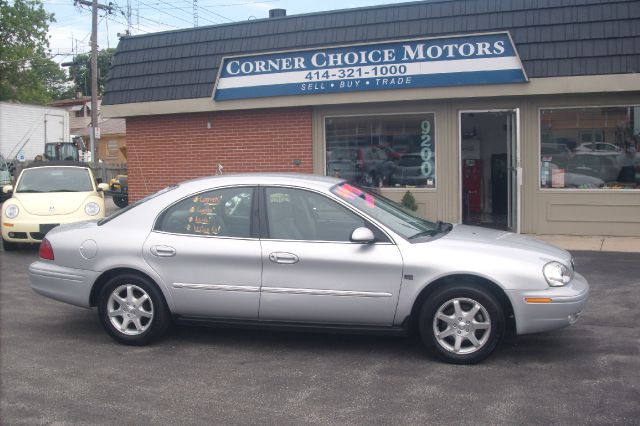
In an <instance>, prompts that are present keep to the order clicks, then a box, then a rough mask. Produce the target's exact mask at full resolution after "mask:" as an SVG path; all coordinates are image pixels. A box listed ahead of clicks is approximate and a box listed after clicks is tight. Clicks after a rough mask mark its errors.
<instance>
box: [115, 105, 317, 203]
mask: <svg viewBox="0 0 640 426" xmlns="http://www.w3.org/2000/svg"><path fill="white" fill-rule="evenodd" d="M208 123H211V128H209V127H208ZM311 144H312V142H311V109H310V108H295V109H294V108H286V109H268V110H245V111H229V112H212V113H197V114H173V115H161V116H144V117H131V118H127V163H128V173H129V201H130V202H131V201H135V200H137V199H139V198H142V197H143V196H145V195H147V194H150V193H152V192H155V191H157V190H159V189H162V188H164V187H165V186H167V185H170V184H173V183H178V182H181V181H184V180H187V179H192V178H195V177H201V176H210V175H214V174H216V171H217V164H218V163H221V164H222V165H223V166H224V172H225V173H232V172H256V171H264V172H300V173H312V171H313V165H312V149H311ZM294 160H300V165H299V166H296V165H294Z"/></svg>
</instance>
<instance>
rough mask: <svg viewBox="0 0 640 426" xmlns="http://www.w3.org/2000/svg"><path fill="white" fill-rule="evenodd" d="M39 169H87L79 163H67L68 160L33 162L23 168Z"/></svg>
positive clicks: (85, 164)
mask: <svg viewBox="0 0 640 426" xmlns="http://www.w3.org/2000/svg"><path fill="white" fill-rule="evenodd" d="M39 167H82V168H85V169H88V168H89V165H88V164H87V163H82V162H80V161H68V160H54V161H34V162H32V163H30V164H28V165H26V166H25V169H33V168H39Z"/></svg>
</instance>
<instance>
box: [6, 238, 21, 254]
mask: <svg viewBox="0 0 640 426" xmlns="http://www.w3.org/2000/svg"><path fill="white" fill-rule="evenodd" d="M18 247H19V245H18V243H14V242H13V241H7V240H5V239H4V238H3V239H2V248H4V251H16V250H18Z"/></svg>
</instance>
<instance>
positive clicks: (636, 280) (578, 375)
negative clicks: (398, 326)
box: [0, 249, 640, 425]
mask: <svg viewBox="0 0 640 426" xmlns="http://www.w3.org/2000/svg"><path fill="white" fill-rule="evenodd" d="M574 255H575V259H576V268H577V269H578V270H579V271H580V272H581V273H583V275H585V276H586V277H587V279H588V280H589V281H590V283H591V286H592V295H591V299H590V304H589V306H588V307H587V310H586V311H585V313H584V315H583V317H582V318H581V319H580V321H578V323H577V324H575V325H574V326H572V327H569V328H566V329H563V330H559V331H556V332H551V333H545V334H539V335H529V336H520V337H518V338H515V339H513V340H509V341H507V342H505V343H504V344H503V345H502V346H501V347H499V348H498V350H497V352H496V353H494V355H493V356H492V357H490V358H489V359H488V360H487V361H485V362H484V363H482V364H480V365H475V366H452V365H447V364H442V363H440V362H438V361H436V360H435V359H433V358H431V357H430V356H429V355H427V354H425V353H424V352H423V350H422V349H421V347H420V345H419V344H418V343H417V342H416V341H414V340H412V339H409V338H398V337H379V336H351V335H331V334H302V333H289V332H272V331H269V332H265V331H256V330H231V329H215V328H199V327H186V326H176V327H173V328H172V330H171V331H170V333H169V335H168V336H167V337H166V338H165V339H164V340H162V341H161V342H159V343H157V344H155V345H153V346H149V347H142V348H136V347H126V346H121V345H118V344H116V343H114V342H113V341H112V340H111V339H110V338H109V337H108V336H107V334H106V333H105V332H103V330H102V328H101V326H100V324H99V322H98V318H97V315H96V313H95V311H90V310H85V309H81V308H76V307H73V306H70V305H66V304H63V303H59V302H56V301H53V300H50V299H46V298H44V297H41V296H38V295H36V294H35V293H33V292H32V291H31V289H30V288H29V283H28V277H27V273H26V270H27V267H28V265H29V263H30V262H32V261H34V260H35V259H36V258H37V250H35V249H23V250H20V251H18V252H13V253H6V252H0V263H1V266H0V268H1V269H0V274H1V277H2V283H1V285H0V356H1V358H0V363H1V366H0V367H1V370H0V373H1V374H0V377H1V387H0V390H1V406H0V407H1V412H0V423H2V424H11V425H12V424H29V425H33V424H56V425H67V424H83V425H87V424H114V423H117V424H132V425H139V424H145V423H147V424H176V425H187V424H279V425H280V424H296V425H298V424H341V425H342V424H515V423H520V424H551V423H556V424H638V423H640V404H639V402H640V326H639V325H638V324H639V322H638V320H637V318H638V312H639V310H638V306H640V254H621V253H597V252H574Z"/></svg>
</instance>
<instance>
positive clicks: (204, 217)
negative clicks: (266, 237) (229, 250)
mask: <svg viewBox="0 0 640 426" xmlns="http://www.w3.org/2000/svg"><path fill="white" fill-rule="evenodd" d="M253 192H254V190H253V188H249V187H239V188H224V189H217V190H214V191H208V192H202V193H200V194H197V195H194V196H191V197H189V198H185V199H184V200H182V201H179V202H178V203H176V204H174V205H172V206H171V207H169V208H168V209H166V210H165V211H164V212H163V213H162V214H161V215H160V217H159V218H158V220H157V221H156V226H155V228H154V229H155V230H156V231H162V232H170V233H173V234H186V235H199V236H214V237H216V236H217V237H236V238H248V237H250V236H251V210H252V209H251V204H252V201H253Z"/></svg>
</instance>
